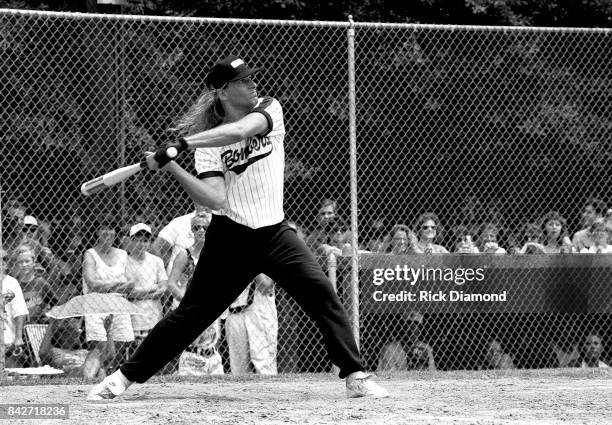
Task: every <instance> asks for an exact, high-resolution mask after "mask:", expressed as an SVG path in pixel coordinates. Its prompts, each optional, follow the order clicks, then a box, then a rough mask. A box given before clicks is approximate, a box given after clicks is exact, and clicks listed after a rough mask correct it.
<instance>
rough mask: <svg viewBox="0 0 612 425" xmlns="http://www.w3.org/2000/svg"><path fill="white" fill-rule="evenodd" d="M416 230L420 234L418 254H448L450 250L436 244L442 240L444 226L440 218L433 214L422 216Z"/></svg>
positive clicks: (418, 220)
mask: <svg viewBox="0 0 612 425" xmlns="http://www.w3.org/2000/svg"><path fill="white" fill-rule="evenodd" d="M414 228H415V229H416V231H417V232H418V236H419V240H418V242H417V244H416V247H415V249H416V252H418V253H424V254H447V253H448V250H447V249H446V248H444V247H443V246H442V245H438V244H436V243H435V242H437V241H438V239H441V238H442V233H443V232H442V226H441V225H440V220H438V216H437V215H436V214H434V213H432V212H427V213H424V214H421V215H420V216H419V218H418V219H417V221H416V223H415V226H414Z"/></svg>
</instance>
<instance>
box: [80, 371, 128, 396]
mask: <svg viewBox="0 0 612 425" xmlns="http://www.w3.org/2000/svg"><path fill="white" fill-rule="evenodd" d="M117 373H121V372H119V371H117V372H115V373H113V374H112V375H109V376H107V377H106V378H104V380H103V381H102V382H100V383H99V384H97V385H95V386H94V387H93V388H92V389H91V391H89V394H88V395H87V400H93V401H99V400H112V399H113V398H115V397H117V396H120V395H121V394H123V393H124V392H125V390H126V389H127V387H128V386H127V385H126V384H125V383H124V382H123V380H122V379H121V377H120V376H118V375H117Z"/></svg>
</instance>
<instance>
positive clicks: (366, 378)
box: [346, 374, 389, 398]
mask: <svg viewBox="0 0 612 425" xmlns="http://www.w3.org/2000/svg"><path fill="white" fill-rule="evenodd" d="M372 378H374V375H372V374H363V375H362V376H361V377H347V378H346V396H347V397H348V398H354V397H373V398H383V397H389V392H388V391H387V390H385V389H384V388H383V387H381V386H380V385H378V384H377V383H376V382H374V380H373V379H372Z"/></svg>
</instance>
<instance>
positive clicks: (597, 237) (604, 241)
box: [580, 218, 612, 254]
mask: <svg viewBox="0 0 612 425" xmlns="http://www.w3.org/2000/svg"><path fill="white" fill-rule="evenodd" d="M589 235H590V236H589V237H590V240H591V243H592V245H591V246H590V247H588V248H587V247H583V248H582V249H580V252H581V253H586V254H610V253H612V245H610V244H609V243H608V230H607V229H606V223H605V222H604V219H603V218H596V219H595V220H594V221H593V223H592V224H591V228H590V229H589Z"/></svg>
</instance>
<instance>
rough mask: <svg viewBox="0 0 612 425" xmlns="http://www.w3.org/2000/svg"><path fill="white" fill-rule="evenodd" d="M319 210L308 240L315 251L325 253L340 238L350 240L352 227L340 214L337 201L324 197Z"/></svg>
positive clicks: (320, 253)
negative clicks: (350, 227)
mask: <svg viewBox="0 0 612 425" xmlns="http://www.w3.org/2000/svg"><path fill="white" fill-rule="evenodd" d="M317 211H318V212H317V217H316V227H315V229H314V230H313V231H312V232H310V234H309V235H308V238H307V240H306V243H307V245H309V246H310V248H311V250H312V251H313V252H314V253H316V254H319V255H323V254H325V253H327V252H328V251H329V247H331V246H335V245H337V244H338V241H339V240H343V241H350V238H351V233H350V229H349V227H348V225H347V224H346V223H345V222H344V221H343V220H342V218H341V217H340V215H339V214H338V211H337V204H336V201H334V200H332V199H324V200H323V201H321V204H320V205H319V208H318V210H317ZM334 239H335V240H336V244H334V242H333V240H334ZM341 249H342V247H340V250H341ZM332 251H333V250H332Z"/></svg>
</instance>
